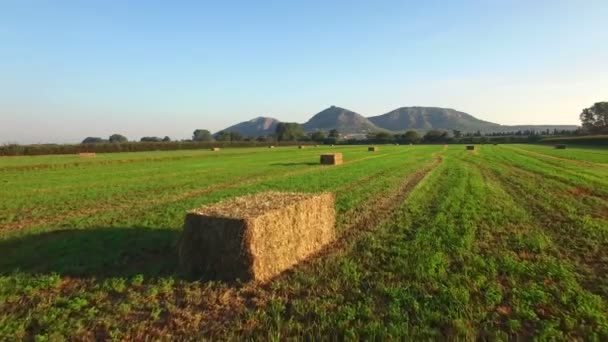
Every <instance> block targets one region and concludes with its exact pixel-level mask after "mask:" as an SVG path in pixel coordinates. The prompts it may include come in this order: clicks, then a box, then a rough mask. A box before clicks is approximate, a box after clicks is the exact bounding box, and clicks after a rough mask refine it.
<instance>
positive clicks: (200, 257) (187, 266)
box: [178, 192, 336, 281]
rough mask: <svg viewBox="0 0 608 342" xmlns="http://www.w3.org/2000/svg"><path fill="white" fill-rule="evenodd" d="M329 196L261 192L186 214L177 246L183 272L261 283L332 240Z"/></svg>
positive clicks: (330, 200)
mask: <svg viewBox="0 0 608 342" xmlns="http://www.w3.org/2000/svg"><path fill="white" fill-rule="evenodd" d="M334 225H335V209H334V195H333V194H331V193H322V194H303V193H281V192H266V193H260V194H255V195H250V196H244V197H240V198H236V199H232V200H228V201H226V202H222V203H218V204H215V205H211V206H207V207H203V208H200V209H196V210H193V211H190V212H189V213H188V214H187V215H186V219H185V223H184V231H183V233H182V236H181V238H180V241H179V246H178V248H179V260H180V267H181V268H182V270H183V271H185V272H188V273H189V274H191V275H202V276H204V277H208V278H210V279H217V280H234V279H241V280H256V281H266V280H269V279H271V278H272V277H274V276H276V275H278V274H280V273H281V272H283V271H285V270H287V269H289V268H290V267H292V266H294V265H296V264H297V263H299V262H301V261H302V260H304V259H306V258H307V257H309V256H310V255H312V254H314V253H315V252H317V251H319V250H320V249H321V248H322V247H323V246H324V245H326V244H327V243H329V242H331V241H332V240H334V239H335V236H336V233H335V228H334Z"/></svg>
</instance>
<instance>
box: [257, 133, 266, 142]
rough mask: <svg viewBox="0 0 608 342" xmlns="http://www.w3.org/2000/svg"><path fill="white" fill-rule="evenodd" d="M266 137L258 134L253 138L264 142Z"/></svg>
mask: <svg viewBox="0 0 608 342" xmlns="http://www.w3.org/2000/svg"><path fill="white" fill-rule="evenodd" d="M266 139H267V138H266V137H265V136H263V135H260V136H259V137H257V138H255V141H259V142H265V141H266Z"/></svg>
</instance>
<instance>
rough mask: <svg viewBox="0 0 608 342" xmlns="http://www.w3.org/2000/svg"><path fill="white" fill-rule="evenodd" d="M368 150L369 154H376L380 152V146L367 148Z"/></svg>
mask: <svg viewBox="0 0 608 342" xmlns="http://www.w3.org/2000/svg"><path fill="white" fill-rule="evenodd" d="M367 150H368V151H369V152H376V151H378V146H370V147H368V148H367Z"/></svg>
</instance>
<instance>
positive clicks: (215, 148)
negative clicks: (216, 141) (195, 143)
mask: <svg viewBox="0 0 608 342" xmlns="http://www.w3.org/2000/svg"><path fill="white" fill-rule="evenodd" d="M219 150H220V148H219V147H212V148H211V151H219Z"/></svg>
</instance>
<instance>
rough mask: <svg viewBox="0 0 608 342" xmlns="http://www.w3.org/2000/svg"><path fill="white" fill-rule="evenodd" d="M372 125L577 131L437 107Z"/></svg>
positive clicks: (408, 110) (398, 112)
mask: <svg viewBox="0 0 608 342" xmlns="http://www.w3.org/2000/svg"><path fill="white" fill-rule="evenodd" d="M369 121H371V122H372V123H374V124H375V125H376V126H378V127H381V128H384V129H387V130H391V131H405V130H421V131H426V130H430V129H443V130H453V129H456V130H459V131H462V132H477V131H481V132H485V133H490V132H512V131H519V130H522V131H524V130H537V131H544V130H547V129H549V130H553V129H558V130H563V129H567V130H574V129H576V128H577V126H574V125H518V126H507V125H499V124H497V123H493V122H488V121H483V120H479V119H477V118H476V117H474V116H472V115H470V114H467V113H464V112H459V111H457V110H454V109H450V108H438V107H401V108H398V109H395V110H393V111H390V112H388V113H386V114H383V115H378V116H373V117H370V118H369Z"/></svg>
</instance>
